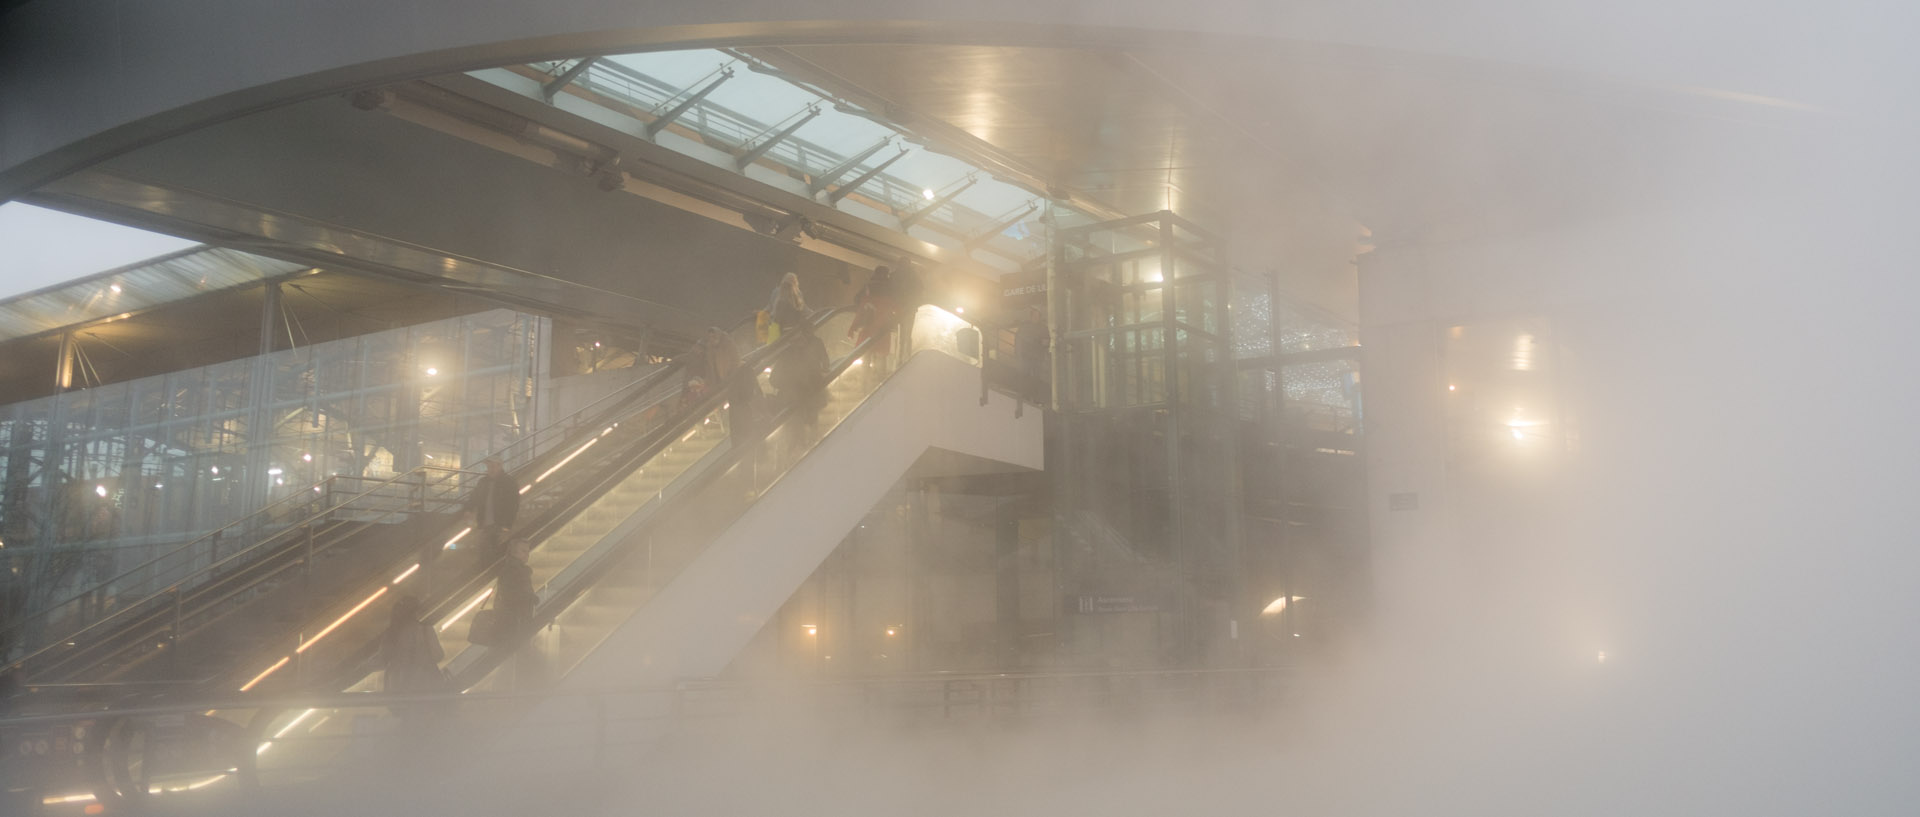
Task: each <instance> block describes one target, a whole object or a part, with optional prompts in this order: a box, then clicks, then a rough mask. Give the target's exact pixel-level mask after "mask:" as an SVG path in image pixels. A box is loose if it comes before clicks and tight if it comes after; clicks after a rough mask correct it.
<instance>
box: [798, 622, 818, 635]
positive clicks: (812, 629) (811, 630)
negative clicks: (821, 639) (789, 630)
mask: <svg viewBox="0 0 1920 817" xmlns="http://www.w3.org/2000/svg"><path fill="white" fill-rule="evenodd" d="M800 629H803V630H806V631H807V635H819V634H820V628H819V626H817V625H813V624H802V625H800Z"/></svg>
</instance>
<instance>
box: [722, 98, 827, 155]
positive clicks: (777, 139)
mask: <svg viewBox="0 0 1920 817" xmlns="http://www.w3.org/2000/svg"><path fill="white" fill-rule="evenodd" d="M819 115H820V106H818V105H808V106H807V115H806V116H803V117H800V121H798V122H795V123H793V124H791V125H788V126H786V127H785V128H783V129H781V131H780V132H779V133H776V134H774V135H772V136H769V137H767V138H766V139H765V140H763V141H762V142H761V143H760V144H757V145H754V146H753V147H750V148H747V152H746V153H743V154H741V155H740V158H738V159H735V160H734V163H733V165H734V167H737V168H739V169H741V170H746V169H747V165H750V164H753V161H754V160H755V159H758V158H760V157H761V156H765V155H766V154H767V151H769V150H772V149H773V146H774V145H778V144H780V143H781V142H784V141H786V140H787V137H789V136H792V135H793V133H794V131H797V130H799V129H800V128H801V126H803V125H805V124H807V123H808V122H812V121H813V118H814V117H816V116H819Z"/></svg>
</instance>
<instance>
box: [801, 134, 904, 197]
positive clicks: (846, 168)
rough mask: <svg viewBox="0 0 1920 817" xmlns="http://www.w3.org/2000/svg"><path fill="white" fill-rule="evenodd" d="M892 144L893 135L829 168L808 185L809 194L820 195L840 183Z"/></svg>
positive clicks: (888, 135)
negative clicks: (829, 187) (861, 164)
mask: <svg viewBox="0 0 1920 817" xmlns="http://www.w3.org/2000/svg"><path fill="white" fill-rule="evenodd" d="M890 144H893V134H891V133H889V134H887V135H886V136H884V137H882V138H881V139H880V141H878V142H875V143H874V144H873V147H870V148H867V149H866V150H863V151H860V152H859V153H856V154H854V155H853V156H850V157H848V158H847V160H846V161H844V162H841V163H839V164H837V165H834V166H833V167H831V168H829V169H828V170H827V171H826V172H825V173H821V174H820V175H818V176H815V177H813V181H810V182H808V183H807V192H809V193H812V194H815V195H819V193H820V191H822V190H825V189H827V185H830V184H833V183H834V182H837V181H839V180H840V177H841V176H845V175H847V174H848V173H851V172H853V169H854V168H856V167H859V166H860V163H861V162H864V161H866V160H868V159H871V158H873V154H875V153H879V152H880V149H881V148H884V147H886V146H887V145H890Z"/></svg>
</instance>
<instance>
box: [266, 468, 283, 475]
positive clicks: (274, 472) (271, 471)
mask: <svg viewBox="0 0 1920 817" xmlns="http://www.w3.org/2000/svg"><path fill="white" fill-rule="evenodd" d="M284 473H286V472H285V471H282V470H280V469H278V468H268V469H267V476H270V477H277V476H280V475H281V474H284Z"/></svg>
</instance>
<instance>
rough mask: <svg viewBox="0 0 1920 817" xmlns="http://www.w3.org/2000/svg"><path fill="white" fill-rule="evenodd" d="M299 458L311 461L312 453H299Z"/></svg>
mask: <svg viewBox="0 0 1920 817" xmlns="http://www.w3.org/2000/svg"><path fill="white" fill-rule="evenodd" d="M300 459H301V461H303V462H313V455H312V454H301V455H300Z"/></svg>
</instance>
